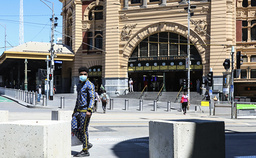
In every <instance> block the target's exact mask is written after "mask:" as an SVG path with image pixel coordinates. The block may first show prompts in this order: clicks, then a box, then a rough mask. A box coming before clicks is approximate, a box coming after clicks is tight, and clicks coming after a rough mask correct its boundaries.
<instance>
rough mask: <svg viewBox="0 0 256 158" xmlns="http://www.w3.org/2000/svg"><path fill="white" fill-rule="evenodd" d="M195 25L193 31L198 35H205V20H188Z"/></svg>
mask: <svg viewBox="0 0 256 158" xmlns="http://www.w3.org/2000/svg"><path fill="white" fill-rule="evenodd" d="M190 21H191V23H192V24H193V25H195V31H196V32H197V33H198V34H200V35H206V31H207V23H206V21H205V20H190Z"/></svg>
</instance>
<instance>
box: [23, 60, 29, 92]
mask: <svg viewBox="0 0 256 158" xmlns="http://www.w3.org/2000/svg"><path fill="white" fill-rule="evenodd" d="M24 63H25V80H24V89H25V91H27V90H28V60H27V59H25V62H24Z"/></svg>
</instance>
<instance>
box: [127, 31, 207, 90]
mask: <svg viewBox="0 0 256 158" xmlns="http://www.w3.org/2000/svg"><path fill="white" fill-rule="evenodd" d="M190 54H191V79H190V80H191V91H196V80H197V79H199V80H200V81H201V80H202V74H203V64H202V59H201V55H200V54H199V52H198V50H197V48H196V47H195V46H194V45H191V48H190ZM186 57H187V38H186V37H184V36H182V35H180V34H178V33H174V32H167V31H166V32H158V33H154V34H151V35H149V36H147V37H146V38H144V39H143V40H141V42H140V43H138V44H137V46H135V47H134V49H133V52H132V53H131V56H130V58H129V61H128V77H129V78H132V79H133V81H134V91H141V90H143V88H144V87H145V85H147V91H159V90H160V89H161V88H162V86H163V85H164V86H163V87H164V91H179V89H180V88H181V86H182V80H183V79H186V78H187V69H186Z"/></svg>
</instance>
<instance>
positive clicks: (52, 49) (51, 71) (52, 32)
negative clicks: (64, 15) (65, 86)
mask: <svg viewBox="0 0 256 158" xmlns="http://www.w3.org/2000/svg"><path fill="white" fill-rule="evenodd" d="M40 1H41V2H43V3H44V4H45V5H46V6H47V7H48V8H50V9H51V10H52V18H51V21H52V27H51V48H50V53H51V65H50V73H51V74H52V80H51V81H50V97H49V99H50V100H53V83H54V75H53V71H54V48H53V47H54V45H53V41H54V28H55V24H54V23H55V22H54V20H55V19H54V3H53V2H51V1H48V0H40ZM44 1H46V2H48V3H52V8H51V7H50V6H49V5H47V4H46V3H45V2H44ZM48 81H49V80H48ZM47 99H48V98H47Z"/></svg>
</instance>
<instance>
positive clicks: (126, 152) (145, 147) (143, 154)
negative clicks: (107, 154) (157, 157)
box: [112, 137, 149, 158]
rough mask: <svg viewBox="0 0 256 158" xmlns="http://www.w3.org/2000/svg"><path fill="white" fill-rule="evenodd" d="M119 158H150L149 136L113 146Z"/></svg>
mask: <svg viewBox="0 0 256 158" xmlns="http://www.w3.org/2000/svg"><path fill="white" fill-rule="evenodd" d="M112 150H113V152H114V154H115V155H116V156H117V157H118V158H131V157H132V158H148V157H149V137H143V138H135V139H130V140H126V141H123V142H120V143H118V144H116V145H115V146H114V147H113V148H112Z"/></svg>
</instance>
